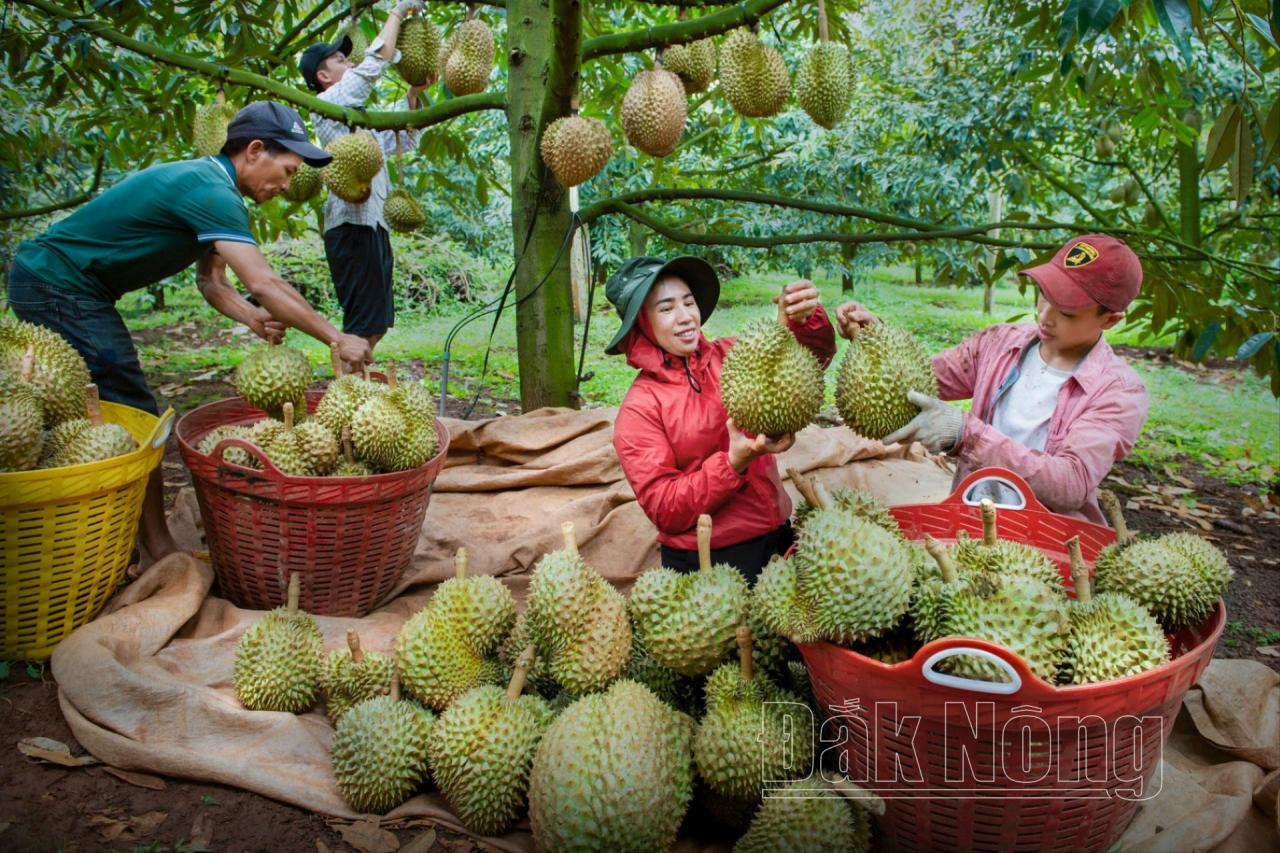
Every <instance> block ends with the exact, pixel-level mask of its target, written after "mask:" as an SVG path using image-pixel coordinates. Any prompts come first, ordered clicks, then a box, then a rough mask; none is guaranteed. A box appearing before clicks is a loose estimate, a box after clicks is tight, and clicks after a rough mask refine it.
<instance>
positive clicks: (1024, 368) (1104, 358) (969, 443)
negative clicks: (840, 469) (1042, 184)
mask: <svg viewBox="0 0 1280 853" xmlns="http://www.w3.org/2000/svg"><path fill="white" fill-rule="evenodd" d="M1020 275H1025V276H1027V277H1028V278H1030V279H1031V280H1032V281H1033V282H1035V284H1036V287H1037V288H1038V290H1039V295H1038V298H1037V300H1036V322H1035V323H1022V324H1000V325H995V326H991V327H989V328H987V329H984V330H983V331H981V332H979V333H977V334H975V335H973V336H972V337H970V338H968V339H966V340H965V341H963V342H962V343H961V344H960V345H958V346H955V347H952V348H951V349H949V350H946V351H945V352H943V353H941V354H939V355H937V356H934V358H933V369H934V372H935V373H937V375H938V388H939V396H940V399H939V398H934V397H930V396H929V395H927V394H921V393H919V392H916V391H912V392H910V393H909V397H910V398H911V401H912V402H913V403H915V404H916V405H917V406H919V407H920V414H919V415H917V416H916V417H915V418H914V419H913V420H912V421H911V422H910V423H908V424H907V425H906V426H904V427H903V428H902V429H900V430H898V431H897V432H894V433H891V434H889V435H887V436H885V438H884V443H885V444H893V443H895V442H912V441H919V442H921V443H922V444H924V446H925V447H927V448H928V449H929V450H931V451H933V452H935V453H936V452H946V453H948V454H950V455H953V456H955V457H956V458H957V460H958V462H959V466H958V470H957V471H956V482H957V483H958V482H960V480H962V479H963V478H964V477H966V476H968V474H970V473H971V472H973V471H974V470H976V469H979V468H987V467H991V466H999V467H1002V468H1009V469H1011V470H1013V471H1016V472H1018V473H1019V474H1021V475H1022V477H1023V478H1024V479H1025V480H1026V481H1027V482H1028V483H1030V484H1031V488H1032V489H1033V490H1035V493H1036V497H1038V498H1039V499H1040V501H1041V502H1042V503H1043V504H1045V506H1047V507H1049V509H1051V510H1053V511H1054V512H1059V513H1063V514H1066V515H1071V516H1075V517H1077V518H1083V519H1086V520H1088V521H1093V522H1097V523H1099V524H1105V523H1106V520H1105V518H1104V517H1103V514H1102V511H1101V509H1099V507H1098V498H1097V488H1098V484H1099V483H1101V482H1102V479H1103V478H1104V477H1105V476H1106V475H1107V472H1108V471H1109V470H1111V466H1112V465H1113V464H1115V463H1116V462H1118V461H1119V460H1121V459H1123V458H1124V457H1125V456H1126V455H1127V454H1128V453H1129V451H1130V450H1131V449H1133V445H1134V442H1135V441H1136V440H1137V438H1138V433H1139V432H1141V431H1142V425H1143V423H1144V422H1145V421H1146V418H1147V389H1146V387H1145V386H1144V385H1143V384H1142V380H1141V379H1139V378H1138V375H1137V374H1136V373H1134V371H1133V369H1132V368H1131V367H1129V365H1128V364H1126V363H1125V361H1124V359H1122V358H1121V357H1120V356H1118V355H1116V354H1115V352H1114V351H1113V350H1112V349H1111V347H1110V346H1109V345H1108V344H1107V342H1106V340H1105V339H1104V338H1103V332H1104V331H1106V330H1107V329H1110V328H1111V327H1112V326H1114V325H1116V324H1117V323H1119V322H1120V320H1121V319H1123V317H1124V311H1125V309H1126V308H1127V307H1128V305H1129V303H1130V302H1132V301H1133V298H1134V297H1135V296H1137V295H1138V289H1139V287H1141V285H1142V264H1141V262H1140V261H1139V260H1138V256H1137V255H1135V254H1134V253H1133V251H1132V250H1131V249H1130V248H1129V247H1128V246H1126V245H1125V244H1124V242H1123V241H1121V240H1118V239H1116V238H1114V237H1107V236H1105V235H1102V234H1086V235H1085V236H1083V237H1077V238H1074V239H1072V240H1070V241H1068V242H1067V244H1066V245H1065V246H1063V247H1062V248H1061V249H1060V250H1059V251H1058V253H1057V254H1056V255H1054V257H1053V260H1051V261H1049V262H1048V263H1046V264H1042V265H1040V266H1038V267H1032V268H1030V269H1026V270H1022V271H1021V273H1020ZM836 320H837V326H838V328H839V329H840V334H842V335H843V336H845V337H851V336H852V335H854V334H856V332H857V329H858V328H859V327H860V326H862V325H865V324H869V323H876V322H879V320H878V319H877V318H876V317H875V315H873V314H871V313H870V312H869V311H867V310H866V309H865V308H863V307H862V306H861V305H859V304H857V303H856V302H848V303H845V304H844V305H841V306H840V307H839V309H837V311H836ZM964 399H972V400H973V405H972V407H971V409H970V411H968V412H965V411H962V410H961V409H959V408H958V407H956V406H952V405H949V404H947V403H945V402H943V401H944V400H964ZM994 491H995V493H994V494H985V495H981V496H978V497H988V496H989V497H993V498H994V499H996V500H997V502H1004V503H1010V502H1012V501H1009V500H1008V497H1010V496H1009V495H1006V494H1003V493H1002V492H1001V488H1000V487H998V486H997V488H996V489H995V490H994Z"/></svg>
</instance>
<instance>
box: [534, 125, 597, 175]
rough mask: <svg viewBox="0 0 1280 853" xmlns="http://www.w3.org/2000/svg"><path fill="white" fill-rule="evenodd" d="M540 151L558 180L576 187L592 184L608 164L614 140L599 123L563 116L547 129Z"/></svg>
mask: <svg viewBox="0 0 1280 853" xmlns="http://www.w3.org/2000/svg"><path fill="white" fill-rule="evenodd" d="M538 150H539V152H540V153H541V154H542V160H543V162H545V163H546V164H547V168H549V169H550V170H551V173H552V174H553V175H555V176H556V180H557V181H559V182H560V183H561V184H562V185H563V186H566V187H573V186H577V185H578V184H581V183H584V182H585V181H589V180H591V178H593V177H595V176H596V175H597V174H598V173H599V172H600V170H601V169H603V168H604V167H605V164H606V163H608V162H609V158H610V157H612V156H613V136H612V134H610V133H609V128H608V127H606V126H605V123H604V122H602V121H600V120H599V119H595V118H588V117H586V116H563V117H561V118H558V119H556V120H555V121H553V122H551V124H549V125H547V129H546V130H544V131H543V132H542V142H541V143H540V144H539V146H538Z"/></svg>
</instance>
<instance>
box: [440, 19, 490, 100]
mask: <svg viewBox="0 0 1280 853" xmlns="http://www.w3.org/2000/svg"><path fill="white" fill-rule="evenodd" d="M445 46H446V47H447V52H446V54H445V60H444V69H443V70H444V82H445V85H446V86H448V87H449V91H450V92H453V94H455V95H475V94H479V93H480V92H483V91H484V90H485V87H486V86H488V85H489V76H490V74H492V73H493V49H494V43H493V30H491V29H490V28H489V25H488V24H486V23H485V22H484V21H482V20H481V19H479V18H472V19H471V20H469V21H463V22H462V23H461V24H459V25H458V28H457V29H456V30H454V31H453V32H452V33H451V34H450V35H449V40H448V42H447V43H446V45H445Z"/></svg>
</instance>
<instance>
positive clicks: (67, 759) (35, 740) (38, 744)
mask: <svg viewBox="0 0 1280 853" xmlns="http://www.w3.org/2000/svg"><path fill="white" fill-rule="evenodd" d="M18 752H21V753H22V754H23V755H25V756H27V757H29V758H35V759H39V760H40V761H48V762H49V763H50V764H60V765H62V766H63V767H84V766H86V765H89V764H99V763H101V762H99V761H98V759H96V758H94V757H93V756H92V755H72V754H71V749H70V748H69V747H68V746H67V745H66V744H65V743H63V742H62V741H60V740H54V739H53V738H47V737H24V738H23V739H22V740H20V741H18Z"/></svg>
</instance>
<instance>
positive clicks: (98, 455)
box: [42, 382, 138, 468]
mask: <svg viewBox="0 0 1280 853" xmlns="http://www.w3.org/2000/svg"><path fill="white" fill-rule="evenodd" d="M85 413H86V414H87V415H88V420H89V424H88V425H87V426H85V427H83V428H82V429H79V430H77V431H76V432H75V434H74V435H72V436H70V437H68V438H67V439H66V440H65V443H63V444H62V446H61V448H60V449H59V450H58V451H57V452H56V453H55V454H52V455H51V456H49V457H47V458H46V459H45V460H44V462H43V463H42V467H45V468H63V467H66V466H68V465H84V464H86V463H88V462H99V461H101V460H103V459H111V458H113V457H115V456H123V455H125V454H126V453H132V452H133V451H135V450H137V449H138V442H137V441H136V440H135V439H134V437H133V436H132V435H131V434H130V433H129V431H128V430H127V429H125V428H124V427H122V426H120V425H119V424H108V423H103V421H102V409H101V408H100V406H99V403H98V386H97V385H95V384H93V383H92V382H90V383H89V384H88V385H86V386H85Z"/></svg>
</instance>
